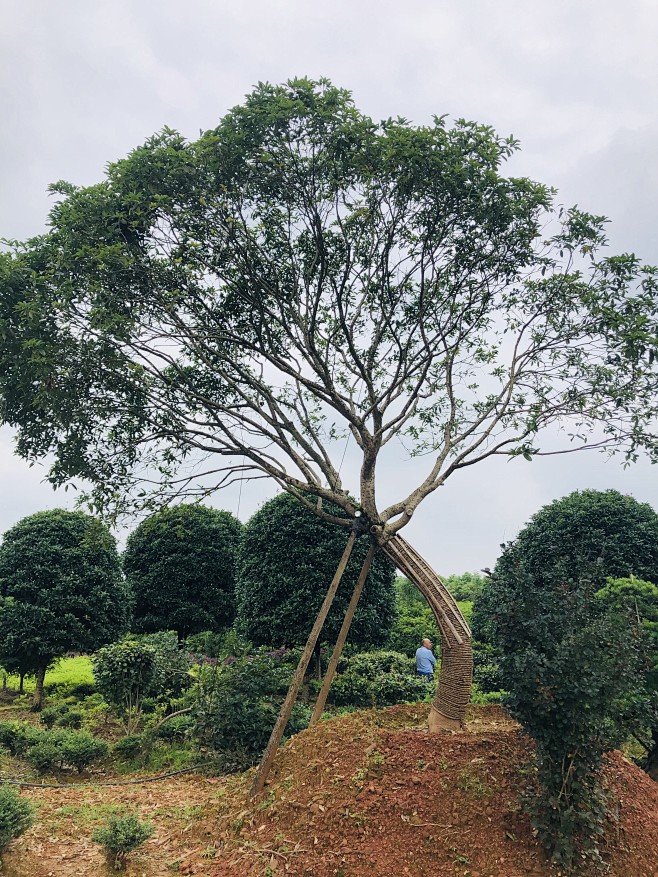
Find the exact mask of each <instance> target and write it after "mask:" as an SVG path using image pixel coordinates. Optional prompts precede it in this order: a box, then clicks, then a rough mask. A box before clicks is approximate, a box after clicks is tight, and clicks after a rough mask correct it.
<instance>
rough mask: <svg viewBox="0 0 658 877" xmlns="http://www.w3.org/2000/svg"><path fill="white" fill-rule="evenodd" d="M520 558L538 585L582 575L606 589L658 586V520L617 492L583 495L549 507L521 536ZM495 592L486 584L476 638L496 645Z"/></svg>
mask: <svg viewBox="0 0 658 877" xmlns="http://www.w3.org/2000/svg"><path fill="white" fill-rule="evenodd" d="M514 551H515V555H516V556H517V557H518V558H519V559H520V560H521V561H522V562H523V564H524V565H525V567H526V568H527V569H529V570H532V572H533V576H535V577H536V578H537V580H538V581H540V582H541V581H542V580H543V578H544V577H546V578H547V579H549V580H552V579H553V578H554V576H555V574H556V573H559V575H561V576H563V577H565V578H566V579H578V578H579V577H580V576H582V575H585V574H586V575H587V576H588V577H590V578H592V581H593V584H594V585H597V586H598V587H599V588H602V587H603V586H604V584H605V581H606V579H608V578H610V577H612V578H620V577H624V576H629V575H635V576H637V577H638V578H641V579H646V580H647V581H650V582H652V581H658V514H656V512H655V511H654V510H653V509H652V508H651V506H650V505H648V504H646V503H639V502H637V500H635V499H633V497H631V496H624V495H623V494H621V493H619V492H618V491H616V490H604V491H600V490H583V491H575V492H574V493H570V494H569V495H568V496H565V497H563V498H562V499H558V500H555V501H554V502H552V503H549V504H548V505H546V506H544V507H543V508H542V509H540V511H539V512H537V514H535V515H533V517H532V518H531V519H530V521H529V523H528V524H527V525H526V526H525V527H524V528H523V530H521V532H520V533H519V535H518V538H517V540H516V543H515V548H514ZM496 593H497V591H496V589H495V587H494V588H490V587H489V585H488V584H485V587H484V590H483V593H482V596H481V598H480V599H479V600H478V601H477V603H476V605H475V611H474V616H473V634H474V636H475V638H476V639H478V640H482V641H483V642H489V641H491V631H490V629H489V627H488V625H489V619H490V618H491V617H493V615H494V614H495V613H496V611H497V607H496V599H497V598H496Z"/></svg>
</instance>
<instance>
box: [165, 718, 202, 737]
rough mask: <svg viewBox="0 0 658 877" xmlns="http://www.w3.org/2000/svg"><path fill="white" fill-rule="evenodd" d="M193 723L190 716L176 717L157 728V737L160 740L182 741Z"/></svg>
mask: <svg viewBox="0 0 658 877" xmlns="http://www.w3.org/2000/svg"><path fill="white" fill-rule="evenodd" d="M194 725H195V721H194V718H193V717H192V716H191V715H189V714H188V715H184V716H176V717H175V718H173V719H170V720H169V721H167V722H165V723H164V725H161V726H160V728H158V737H160V739H162V740H184V739H185V737H186V736H187V735H188V733H191V731H192V729H193V728H194Z"/></svg>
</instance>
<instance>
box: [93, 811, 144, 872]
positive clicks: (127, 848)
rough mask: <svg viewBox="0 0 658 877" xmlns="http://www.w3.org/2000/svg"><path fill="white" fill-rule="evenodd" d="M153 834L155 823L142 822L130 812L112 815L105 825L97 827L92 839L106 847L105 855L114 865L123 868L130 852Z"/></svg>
mask: <svg viewBox="0 0 658 877" xmlns="http://www.w3.org/2000/svg"><path fill="white" fill-rule="evenodd" d="M152 834H153V825H152V824H151V823H150V822H141V821H140V819H139V818H138V817H137V816H136V815H134V814H130V815H127V816H110V818H109V819H108V821H107V823H106V824H105V825H104V826H100V827H99V828H97V829H95V831H94V833H93V834H92V836H91V839H92V840H93V841H94V843H97V844H100V845H101V846H103V847H105V855H106V856H107V860H108V862H109V864H110V865H111V866H112V867H114V868H116V869H117V870H123V868H125V866H126V856H127V855H128V853H130V852H132V851H133V850H136V849H137V847H139V846H141V845H142V844H143V843H144V841H146V840H148V839H149V838H150V837H151V835H152Z"/></svg>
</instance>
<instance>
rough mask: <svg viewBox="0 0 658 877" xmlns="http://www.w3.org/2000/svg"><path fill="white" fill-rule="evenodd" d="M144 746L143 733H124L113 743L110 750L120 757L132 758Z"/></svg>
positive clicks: (138, 753) (139, 752) (140, 751)
mask: <svg viewBox="0 0 658 877" xmlns="http://www.w3.org/2000/svg"><path fill="white" fill-rule="evenodd" d="M145 746H146V740H145V739H144V735H143V734H126V736H125V737H122V738H121V739H120V740H117V742H116V743H115V744H114V746H113V748H112V751H113V752H114V753H116V754H117V755H118V756H119V757H120V758H126V759H133V758H137V756H138V755H140V754H141V753H142V751H143V750H144V748H145Z"/></svg>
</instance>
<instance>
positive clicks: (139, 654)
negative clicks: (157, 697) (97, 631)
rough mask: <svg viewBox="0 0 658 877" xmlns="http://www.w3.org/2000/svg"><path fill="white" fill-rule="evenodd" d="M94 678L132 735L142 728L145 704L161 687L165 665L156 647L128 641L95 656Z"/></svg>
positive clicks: (116, 644) (103, 650) (99, 651)
mask: <svg viewBox="0 0 658 877" xmlns="http://www.w3.org/2000/svg"><path fill="white" fill-rule="evenodd" d="M94 678H95V679H96V685H97V686H98V690H99V691H100V693H101V694H102V695H103V697H104V698H105V700H106V701H107V702H108V703H109V704H110V706H111V707H113V709H114V710H115V711H116V712H117V713H118V714H119V716H120V717H121V718H122V720H123V722H124V726H125V729H126V731H127V732H128V733H131V732H132V731H134V729H135V728H136V727H137V725H138V724H139V721H140V717H141V707H142V700H143V699H144V698H145V697H147V696H148V695H149V694H151V693H153V692H154V691H158V690H159V689H160V688H161V686H162V665H161V662H160V661H159V660H158V654H157V651H156V649H155V648H154V647H153V646H151V645H148V644H146V643H143V642H139V641H138V640H133V639H126V640H123V641H122V642H118V643H113V644H112V645H111V646H106V647H105V648H103V649H99V650H98V651H97V652H96V654H95V655H94Z"/></svg>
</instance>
